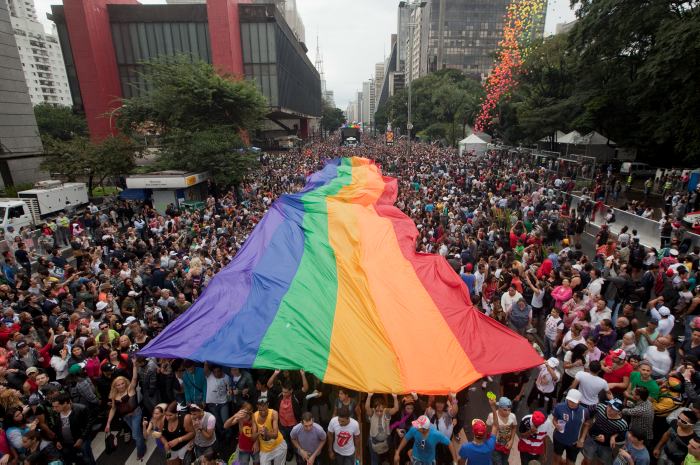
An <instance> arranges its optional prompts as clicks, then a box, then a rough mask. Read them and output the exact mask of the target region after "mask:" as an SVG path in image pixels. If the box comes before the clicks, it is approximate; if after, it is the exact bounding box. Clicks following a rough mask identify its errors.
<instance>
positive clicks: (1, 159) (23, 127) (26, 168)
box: [0, 1, 46, 187]
mask: <svg viewBox="0 0 700 465" xmlns="http://www.w3.org/2000/svg"><path fill="white" fill-rule="evenodd" d="M42 153H43V147H42V145H41V139H40V138H39V130H38V129H37V126H36V119H35V118H34V110H33V109H32V102H31V98H30V96H29V90H28V89H27V83H26V81H25V77H24V71H23V70H22V61H21V60H20V56H19V51H18V50H17V42H16V41H15V34H14V29H13V27H12V22H11V20H10V12H9V9H8V6H7V3H6V2H2V1H0V187H5V186H9V185H14V184H22V183H30V182H34V181H37V180H39V179H40V178H42V177H45V176H46V174H45V173H42V172H41V170H40V168H39V164H40V163H41V160H42V158H41V156H42Z"/></svg>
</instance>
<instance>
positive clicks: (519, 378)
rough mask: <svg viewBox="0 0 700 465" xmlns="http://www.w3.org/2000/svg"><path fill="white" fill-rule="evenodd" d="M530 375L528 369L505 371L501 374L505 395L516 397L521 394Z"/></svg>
mask: <svg viewBox="0 0 700 465" xmlns="http://www.w3.org/2000/svg"><path fill="white" fill-rule="evenodd" d="M528 380H529V376H528V374H527V371H521V372H515V373H504V374H503V375H501V386H503V396H504V397H507V398H509V399H514V398H515V396H517V395H518V394H520V390H521V389H522V387H523V385H524V384H527V382H528Z"/></svg>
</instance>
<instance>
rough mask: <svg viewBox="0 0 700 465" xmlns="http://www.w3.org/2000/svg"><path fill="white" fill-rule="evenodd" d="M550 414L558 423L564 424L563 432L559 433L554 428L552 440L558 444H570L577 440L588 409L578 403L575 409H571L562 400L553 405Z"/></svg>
mask: <svg viewBox="0 0 700 465" xmlns="http://www.w3.org/2000/svg"><path fill="white" fill-rule="evenodd" d="M552 416H553V417H554V419H555V420H556V421H557V422H558V423H559V424H560V425H561V424H563V425H564V432H563V433H560V432H559V429H556V428H555V429H554V440H555V441H557V442H559V443H560V444H564V445H566V446H571V445H573V444H575V443H576V442H577V441H578V438H579V435H580V434H581V428H582V427H583V424H584V423H585V422H586V419H587V418H588V410H587V409H586V408H584V407H581V406H580V405H579V407H578V408H577V409H575V410H572V409H571V408H570V407H569V404H568V403H567V402H566V401H564V402H562V403H560V404H557V405H555V406H554V411H553V412H552Z"/></svg>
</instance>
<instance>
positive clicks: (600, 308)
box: [590, 297, 612, 328]
mask: <svg viewBox="0 0 700 465" xmlns="http://www.w3.org/2000/svg"><path fill="white" fill-rule="evenodd" d="M590 315H591V327H592V328H595V327H596V326H598V325H599V324H600V322H601V321H603V320H606V319H607V320H609V319H610V318H611V316H612V310H610V309H609V308H608V307H607V305H606V303H605V299H603V298H602V297H600V298H599V299H598V300H597V301H596V303H595V307H593V308H592V309H591V311H590Z"/></svg>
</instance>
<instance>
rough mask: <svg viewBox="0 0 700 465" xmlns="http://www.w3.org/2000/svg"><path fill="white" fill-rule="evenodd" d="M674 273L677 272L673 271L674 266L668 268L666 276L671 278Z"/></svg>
mask: <svg viewBox="0 0 700 465" xmlns="http://www.w3.org/2000/svg"><path fill="white" fill-rule="evenodd" d="M674 274H676V273H675V272H674V271H673V268H669V269H668V270H666V276H668V277H669V278H670V277H671V276H673V275H674Z"/></svg>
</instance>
